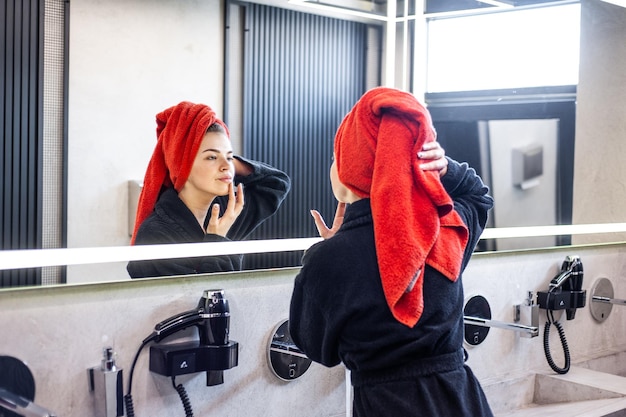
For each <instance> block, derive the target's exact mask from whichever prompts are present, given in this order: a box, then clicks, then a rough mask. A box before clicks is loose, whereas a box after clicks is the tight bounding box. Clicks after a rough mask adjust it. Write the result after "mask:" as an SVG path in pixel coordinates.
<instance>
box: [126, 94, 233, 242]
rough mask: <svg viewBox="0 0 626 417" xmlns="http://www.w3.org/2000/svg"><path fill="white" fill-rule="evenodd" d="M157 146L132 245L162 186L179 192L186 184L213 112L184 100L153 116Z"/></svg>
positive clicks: (151, 162) (211, 121)
mask: <svg viewBox="0 0 626 417" xmlns="http://www.w3.org/2000/svg"><path fill="white" fill-rule="evenodd" d="M156 122H157V129H156V132H157V144H156V147H155V148H154V152H153V153H152V158H151V159H150V162H149V163H148V168H147V169H146V175H145V178H144V181H143V188H142V190H141V194H140V195H139V204H138V205H137V216H136V218H135V229H134V231H133V238H132V240H131V244H134V243H135V237H136V235H137V230H139V226H141V223H143V221H144V220H145V219H146V218H147V217H148V216H149V215H150V213H152V211H153V210H154V205H155V204H156V202H157V199H158V198H159V194H160V192H161V189H162V188H163V187H174V188H175V189H176V191H180V190H181V189H182V187H183V185H185V183H186V182H187V178H188V177H189V173H190V172H191V166H192V165H193V161H194V159H195V157H196V154H197V153H198V149H199V148H200V143H201V142H202V138H203V137H204V134H205V133H206V131H207V129H208V128H209V126H211V125H212V124H214V123H218V124H220V125H222V126H223V127H224V129H225V130H226V135H227V136H228V135H229V133H228V128H227V127H226V125H225V124H224V122H222V121H221V120H220V119H218V118H217V116H216V114H215V112H214V111H213V109H211V108H210V107H209V106H207V105H205V104H194V103H190V102H187V101H183V102H181V103H179V104H177V105H176V106H173V107H170V108H169V109H166V110H164V111H162V112H161V113H159V114H157V115H156Z"/></svg>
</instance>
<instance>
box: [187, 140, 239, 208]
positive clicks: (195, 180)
mask: <svg viewBox="0 0 626 417" xmlns="http://www.w3.org/2000/svg"><path fill="white" fill-rule="evenodd" d="M233 159H234V158H233V148H232V146H231V142H230V140H229V139H228V137H227V136H226V135H225V134H224V133H221V132H207V133H206V134H205V135H204V137H203V138H202V143H201V144H200V149H199V150H198V154H197V155H196V159H195V160H194V162H193V165H192V167H191V172H190V173H189V178H187V182H186V183H185V186H184V188H186V189H187V190H186V191H193V190H195V191H199V192H200V193H204V194H207V195H208V196H209V197H210V198H211V199H212V198H214V197H215V196H220V195H227V194H228V186H229V185H230V184H231V183H232V182H233V180H234V177H235V166H234V165H233Z"/></svg>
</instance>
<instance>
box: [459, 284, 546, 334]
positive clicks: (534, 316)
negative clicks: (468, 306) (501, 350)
mask: <svg viewBox="0 0 626 417" xmlns="http://www.w3.org/2000/svg"><path fill="white" fill-rule="evenodd" d="M480 298H482V297H480ZM485 302H486V300H485ZM487 308H488V305H487ZM513 308H514V310H513V312H514V323H507V322H503V321H498V320H491V318H490V317H489V318H484V317H476V316H472V315H465V316H463V322H464V323H465V324H466V325H473V326H482V327H496V328H499V329H505V330H512V331H514V332H518V333H521V336H523V337H529V338H530V337H536V336H539V306H538V305H537V304H536V303H535V301H534V297H533V292H532V291H529V292H528V297H527V298H526V300H525V302H524V305H523V306H522V305H520V304H516V305H514V306H513ZM522 308H524V309H525V310H527V311H528V312H529V314H530V325H525V324H520V323H519V322H520V321H521V318H520V317H521V310H522ZM489 315H491V314H489Z"/></svg>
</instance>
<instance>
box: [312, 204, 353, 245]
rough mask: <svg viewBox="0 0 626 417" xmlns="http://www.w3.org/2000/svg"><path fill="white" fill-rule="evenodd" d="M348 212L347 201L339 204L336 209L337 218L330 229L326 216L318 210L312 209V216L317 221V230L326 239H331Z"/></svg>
mask: <svg viewBox="0 0 626 417" xmlns="http://www.w3.org/2000/svg"><path fill="white" fill-rule="evenodd" d="M345 212H346V203H339V204H337V210H335V218H334V220H333V226H332V227H331V228H330V229H329V228H328V226H326V222H325V221H324V218H323V217H322V215H321V214H320V212H319V211H317V210H311V216H313V220H314V221H315V227H317V231H318V233H319V234H320V236H321V237H323V238H324V239H329V238H331V237H333V236H334V235H335V233H337V231H338V230H339V228H340V227H341V225H342V224H343V217H344V214H345Z"/></svg>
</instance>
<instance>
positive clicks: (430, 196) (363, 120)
mask: <svg viewBox="0 0 626 417" xmlns="http://www.w3.org/2000/svg"><path fill="white" fill-rule="evenodd" d="M434 140H435V134H434V131H433V127H432V121H431V119H430V115H429V113H428V111H427V110H426V109H425V108H424V107H423V106H422V105H421V104H420V103H419V102H418V101H417V100H416V99H415V97H414V96H413V95H411V94H409V93H405V92H402V91H399V90H395V89H390V88H385V87H378V88H374V89H372V90H370V91H368V92H366V93H365V94H364V95H363V97H361V99H360V100H359V101H358V102H357V103H356V104H355V106H354V107H353V108H352V110H351V111H350V113H348V114H347V115H346V116H345V118H344V119H343V121H342V123H341V125H340V126H339V129H338V131H337V135H336V136H335V160H336V164H337V171H338V175H339V179H340V180H341V182H342V183H343V184H344V185H345V186H347V187H348V188H350V189H351V190H352V191H353V192H354V193H356V194H357V195H358V196H360V197H362V198H371V206H372V216H373V219H374V237H375V241H376V253H377V257H378V265H379V270H380V275H381V279H382V284H383V289H384V292H385V297H386V298H387V303H388V304H389V308H390V309H391V311H392V313H393V315H394V316H395V317H396V319H397V320H398V321H400V322H402V323H404V324H406V325H407V326H410V327H413V326H414V325H415V324H416V323H417V321H418V320H419V318H420V316H421V314H422V311H423V308H424V301H423V293H422V288H423V276H424V266H425V264H428V265H430V266H432V267H433V268H435V269H437V270H438V271H440V272H441V273H442V274H444V275H445V276H446V277H447V278H448V279H450V280H451V281H455V280H456V279H457V278H458V276H459V274H460V269H461V263H462V258H463V251H464V249H465V246H466V244H467V240H468V231H467V227H466V226H465V224H464V223H463V221H462V219H461V218H460V216H459V215H458V214H457V213H456V211H454V208H453V202H452V200H451V198H450V196H449V195H448V194H447V192H446V191H445V189H444V188H443V186H442V185H441V182H440V180H439V174H438V173H437V172H433V171H426V172H425V171H422V170H421V169H420V167H419V166H420V161H419V160H418V159H417V153H418V152H419V151H420V150H421V149H422V146H423V144H424V143H426V142H430V141H434Z"/></svg>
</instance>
